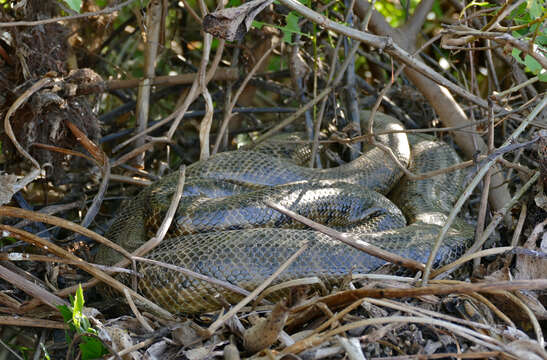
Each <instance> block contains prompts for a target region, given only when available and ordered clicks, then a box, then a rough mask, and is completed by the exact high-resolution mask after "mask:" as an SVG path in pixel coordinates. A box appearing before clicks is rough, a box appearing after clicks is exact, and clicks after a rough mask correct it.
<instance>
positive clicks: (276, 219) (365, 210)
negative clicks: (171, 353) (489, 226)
mask: <svg viewBox="0 0 547 360" xmlns="http://www.w3.org/2000/svg"><path fill="white" fill-rule="evenodd" d="M369 115H370V113H369V112H368V111H363V112H362V114H361V118H362V119H363V121H366V120H367V119H368V117H369ZM365 126H366V124H363V128H365ZM374 130H375V132H380V131H386V130H388V132H389V131H397V130H403V127H402V125H401V124H400V123H399V122H398V121H397V120H395V119H394V118H392V117H390V116H387V115H384V114H377V115H376V117H375V120H374ZM408 139H410V142H411V143H412V161H411V151H410V146H409V140H408ZM376 140H377V141H378V142H380V143H382V144H384V145H385V146H387V147H389V148H390V149H391V151H392V152H393V154H394V155H395V156H396V157H397V158H398V159H399V161H400V163H402V164H404V165H405V166H409V169H410V170H411V171H412V172H414V173H424V172H427V171H431V170H436V169H440V168H444V167H447V166H450V165H453V164H455V163H457V162H458V161H459V158H458V156H457V154H456V153H455V152H454V150H453V149H452V148H451V147H450V146H448V145H447V144H445V143H443V142H440V141H437V140H434V139H433V138H431V137H428V136H412V137H409V138H407V136H406V135H405V134H404V133H400V132H399V133H397V132H392V133H389V134H388V135H381V136H377V137H376ZM271 149H272V148H271V147H268V146H265V147H263V148H262V149H258V150H253V151H233V152H225V153H220V154H218V155H216V156H213V157H211V158H210V159H208V160H206V161H202V162H197V163H195V164H193V165H190V166H189V167H188V168H187V171H186V177H187V178H186V185H185V190H184V196H183V199H182V201H181V202H180V204H179V207H178V211H177V216H176V217H175V220H174V224H173V225H172V229H171V230H170V234H169V235H168V236H167V238H166V239H165V240H164V241H163V242H162V243H161V244H160V245H159V246H158V247H157V248H155V249H154V250H152V252H151V253H149V254H148V255H147V257H148V258H151V259H155V260H158V261H162V262H165V263H169V264H174V265H178V266H181V267H185V268H188V269H190V270H193V271H195V272H198V273H201V274H203V275H208V276H210V277H214V278H217V279H219V280H224V281H228V282H230V283H232V284H235V285H237V286H240V287H242V288H245V289H247V290H252V289H254V288H255V287H256V286H258V285H259V284H261V283H262V282H263V281H264V280H265V279H266V278H267V277H268V276H269V275H271V274H272V273H273V272H274V271H275V270H276V269H277V268H278V267H279V266H280V265H281V264H282V263H283V262H284V261H285V260H286V259H287V258H288V257H290V256H291V255H292V254H293V253H294V252H296V251H297V250H298V249H299V247H300V245H301V244H302V243H303V242H304V241H307V242H308V243H309V247H308V248H307V250H306V251H305V252H304V253H303V254H302V255H301V256H300V257H298V258H297V260H296V261H295V262H294V263H292V264H291V265H290V266H289V268H287V269H286V270H285V271H284V272H283V273H282V274H281V275H280V276H279V277H278V278H277V279H276V283H280V282H285V281H288V280H293V279H297V278H303V277H318V278H319V279H321V280H322V282H323V283H324V284H325V285H326V286H327V287H329V286H332V285H333V284H336V283H339V281H340V279H342V278H343V277H344V276H346V275H348V274H349V273H353V274H356V273H367V272H370V271H373V270H375V269H377V268H378V267H380V266H381V265H383V264H384V263H385V261H383V260H381V259H378V258H375V257H372V256H370V255H367V254H365V253H363V252H361V251H359V250H356V249H354V248H351V247H349V246H347V245H345V244H342V243H340V242H338V241H336V240H333V239H331V238H329V237H328V236H327V235H324V234H321V233H319V232H316V231H313V230H308V229H306V228H305V227H303V226H298V225H297V224H294V222H293V221H292V220H291V219H289V218H287V217H286V216H283V215H281V214H280V213H278V212H276V211H275V210H273V209H271V208H269V207H267V206H265V205H264V204H263V201H264V199H268V200H271V201H273V202H275V203H279V204H281V205H283V206H285V207H287V208H289V209H291V210H293V211H296V212H298V213H300V214H302V215H304V216H309V217H315V218H316V219H319V220H320V221H323V222H324V223H325V224H326V225H328V226H332V227H335V228H338V229H340V230H341V231H349V232H352V233H353V235H354V236H356V237H357V238H358V239H359V240H362V241H365V242H368V243H371V244H373V245H377V246H379V247H382V248H383V249H385V250H388V251H391V252H393V253H396V254H398V255H401V256H404V257H408V258H412V259H414V260H417V261H420V262H425V261H427V258H428V256H429V252H430V250H431V248H432V245H433V242H434V240H435V237H436V235H437V234H438V231H439V229H440V226H442V225H443V224H444V220H445V219H446V214H447V213H448V211H449V210H450V208H451V207H452V205H453V204H454V202H455V200H456V199H457V196H458V195H459V193H460V186H461V184H462V182H463V175H464V174H463V173H462V172H461V171H455V172H451V173H448V174H443V175H439V176H435V177H433V178H429V179H426V180H420V181H410V180H408V179H405V178H403V179H400V178H401V175H402V171H401V169H400V168H399V167H398V166H397V165H396V163H395V162H394V161H393V159H392V158H391V157H390V156H389V155H388V154H387V153H386V152H385V151H384V150H381V149H379V148H377V147H374V148H372V149H369V150H368V151H366V152H364V153H363V154H362V155H361V156H360V157H359V158H357V159H356V160H353V161H352V162H350V163H347V164H344V165H341V166H338V167H335V168H330V169H310V168H307V167H303V166H299V165H297V164H294V163H292V162H291V161H290V159H288V158H287V157H276V156H273V155H272V154H271V152H272V150H271ZM176 182H177V175H176V174H174V175H169V176H166V177H164V178H163V179H162V180H160V181H159V182H157V183H155V184H153V185H152V186H150V187H148V188H146V189H144V190H143V191H141V193H140V194H139V195H137V196H136V197H135V198H133V199H130V200H128V201H126V202H125V203H124V204H123V205H122V208H121V210H120V212H119V214H118V215H117V216H116V218H115V220H114V223H113V225H112V226H111V227H110V229H109V230H108V232H107V234H106V236H107V237H108V238H110V239H111V240H113V241H115V242H117V243H118V244H120V245H122V246H123V247H124V248H126V249H127V250H128V251H133V250H135V249H136V248H137V247H139V246H140V245H141V244H142V243H144V242H145V241H146V240H147V239H148V238H149V237H150V236H151V235H152V234H153V233H154V231H155V228H156V227H157V224H159V223H160V222H161V220H162V216H163V214H164V213H165V211H166V209H167V207H168V206H169V203H170V200H171V196H172V194H173V192H174V189H175V185H176ZM390 191H391V193H392V196H391V197H392V199H393V201H394V202H395V203H397V204H398V206H399V208H400V209H401V210H402V212H403V213H404V216H403V215H402V213H401V211H400V210H399V209H398V208H397V207H396V206H395V205H393V203H391V202H390V200H388V199H387V198H386V197H384V196H383V195H381V194H387V193H389V192H390ZM405 217H406V220H405ZM406 223H408V225H406ZM293 226H296V228H292V227H293ZM472 235H473V229H472V228H471V227H470V226H469V225H467V224H465V223H464V222H463V221H458V222H457V223H456V225H454V226H453V227H452V228H451V229H450V231H449V233H448V235H447V237H446V238H445V240H444V242H443V246H442V248H441V249H440V251H439V253H438V256H437V259H436V261H437V263H442V262H446V261H449V260H451V259H454V258H455V257H456V256H457V255H458V254H460V253H461V252H462V251H463V250H464V249H465V248H466V246H467V245H468V243H469V241H470V239H471V238H472ZM120 259H121V255H119V254H117V253H116V252H115V251H113V250H111V249H110V248H107V247H104V246H101V247H100V248H99V251H98V254H97V259H96V260H97V261H98V262H100V263H105V264H113V263H115V262H116V261H118V260H120ZM138 271H139V273H141V274H142V277H140V278H138V281H137V282H138V287H139V291H140V292H141V293H142V294H143V295H144V296H146V297H147V298H149V299H151V300H153V301H154V302H156V303H157V304H158V305H160V306H162V307H164V308H165V309H166V310H169V311H171V312H175V313H195V312H203V311H210V310H215V309H218V308H220V307H221V306H222V301H221V300H219V298H218V294H221V295H222V298H224V299H225V300H227V301H228V302H231V303H235V302H237V301H238V300H240V299H241V298H242V296H241V295H239V294H235V293H232V292H231V291H229V290H226V289H225V288H222V287H219V286H217V285H213V284H211V283H209V282H206V281H203V280H198V279H195V278H191V277H187V276H185V275H183V274H182V273H180V272H177V271H173V270H168V269H166V268H162V267H159V266H156V265H152V264H148V263H141V264H139V265H138ZM125 277H127V276H125ZM120 278H122V279H124V276H121V275H120ZM124 281H127V279H124Z"/></svg>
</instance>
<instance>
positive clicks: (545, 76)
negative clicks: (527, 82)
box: [538, 71, 547, 82]
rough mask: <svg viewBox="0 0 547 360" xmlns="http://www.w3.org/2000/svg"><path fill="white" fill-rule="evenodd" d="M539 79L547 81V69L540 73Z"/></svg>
mask: <svg viewBox="0 0 547 360" xmlns="http://www.w3.org/2000/svg"><path fill="white" fill-rule="evenodd" d="M538 78H539V81H543V82H547V71H544V72H542V73H541V74H539V75H538Z"/></svg>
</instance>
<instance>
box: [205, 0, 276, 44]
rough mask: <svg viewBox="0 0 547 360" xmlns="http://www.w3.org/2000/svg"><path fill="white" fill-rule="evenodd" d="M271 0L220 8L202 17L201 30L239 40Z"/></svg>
mask: <svg viewBox="0 0 547 360" xmlns="http://www.w3.org/2000/svg"><path fill="white" fill-rule="evenodd" d="M272 2H273V0H254V1H249V2H246V3H245V4H243V5H240V6H238V7H234V8H228V9H222V10H219V11H215V12H213V13H210V14H207V15H206V16H205V17H204V18H203V31H205V32H208V33H209V34H211V35H213V36H215V37H218V38H221V39H225V40H228V41H237V40H241V39H242V38H243V36H245V34H246V33H247V32H248V31H249V29H250V28H251V24H252V22H253V20H254V18H255V16H256V15H258V13H259V12H261V11H262V9H264V8H265V7H266V6H268V5H270V4H271V3H272Z"/></svg>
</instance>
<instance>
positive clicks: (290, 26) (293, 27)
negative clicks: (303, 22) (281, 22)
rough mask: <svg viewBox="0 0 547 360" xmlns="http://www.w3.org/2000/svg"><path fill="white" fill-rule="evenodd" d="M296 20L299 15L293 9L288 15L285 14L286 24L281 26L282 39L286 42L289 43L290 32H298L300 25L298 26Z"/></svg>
mask: <svg viewBox="0 0 547 360" xmlns="http://www.w3.org/2000/svg"><path fill="white" fill-rule="evenodd" d="M298 20H300V16H298V14H297V13H296V12H294V11H291V12H290V13H289V15H287V18H286V21H287V25H285V26H284V27H283V29H282V30H283V41H284V42H286V43H291V41H292V34H293V33H300V27H299V26H298Z"/></svg>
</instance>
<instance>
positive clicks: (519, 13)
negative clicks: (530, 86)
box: [510, 0, 547, 81]
mask: <svg viewBox="0 0 547 360" xmlns="http://www.w3.org/2000/svg"><path fill="white" fill-rule="evenodd" d="M510 17H511V18H512V19H513V21H514V22H515V24H517V26H515V27H513V28H512V29H511V30H512V31H511V33H512V35H513V36H514V37H515V38H517V39H520V40H524V41H528V42H529V43H530V47H531V49H530V51H537V52H539V53H543V54H546V53H547V30H546V27H545V19H546V18H547V11H546V9H545V4H544V2H543V1H539V0H528V1H527V2H524V3H522V5H521V6H519V7H518V8H517V9H515V10H514V11H513V12H512V13H511V16H510ZM511 55H513V57H514V58H515V59H516V60H517V61H518V62H519V63H521V64H523V65H525V66H526V71H528V72H530V73H532V74H534V75H537V76H538V78H539V80H541V81H547V70H546V69H544V68H543V66H541V65H540V63H538V62H537V60H536V59H534V58H533V57H531V56H530V55H526V56H525V57H524V59H522V51H521V50H519V49H516V48H513V49H512V51H511Z"/></svg>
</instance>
